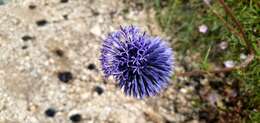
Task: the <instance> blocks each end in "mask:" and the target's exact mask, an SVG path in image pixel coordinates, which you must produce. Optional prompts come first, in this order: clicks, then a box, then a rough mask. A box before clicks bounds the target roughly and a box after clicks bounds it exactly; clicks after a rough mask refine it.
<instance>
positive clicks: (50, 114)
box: [45, 108, 56, 117]
mask: <svg viewBox="0 0 260 123" xmlns="http://www.w3.org/2000/svg"><path fill="white" fill-rule="evenodd" d="M55 114H56V110H55V109H53V108H48V109H47V110H46V111H45V115H46V116H47V117H54V116H55Z"/></svg>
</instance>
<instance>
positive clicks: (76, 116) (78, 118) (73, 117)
mask: <svg viewBox="0 0 260 123" xmlns="http://www.w3.org/2000/svg"><path fill="white" fill-rule="evenodd" d="M70 120H71V121H72V122H74V123H76V122H80V121H81V120H82V116H81V115H80V114H73V115H71V116H70Z"/></svg>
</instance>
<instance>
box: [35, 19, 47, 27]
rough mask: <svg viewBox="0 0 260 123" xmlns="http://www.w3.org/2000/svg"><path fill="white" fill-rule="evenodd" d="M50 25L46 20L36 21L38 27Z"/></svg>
mask: <svg viewBox="0 0 260 123" xmlns="http://www.w3.org/2000/svg"><path fill="white" fill-rule="evenodd" d="M47 23H48V21H46V20H38V21H36V24H37V26H45V25H46V24H47Z"/></svg>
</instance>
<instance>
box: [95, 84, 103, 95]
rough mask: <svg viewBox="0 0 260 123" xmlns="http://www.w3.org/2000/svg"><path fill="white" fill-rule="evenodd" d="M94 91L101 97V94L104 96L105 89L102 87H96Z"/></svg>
mask: <svg viewBox="0 0 260 123" xmlns="http://www.w3.org/2000/svg"><path fill="white" fill-rule="evenodd" d="M94 91H95V92H97V94H98V95H101V94H103V92H104V89H103V88H101V87H100V86H96V87H95V88H94Z"/></svg>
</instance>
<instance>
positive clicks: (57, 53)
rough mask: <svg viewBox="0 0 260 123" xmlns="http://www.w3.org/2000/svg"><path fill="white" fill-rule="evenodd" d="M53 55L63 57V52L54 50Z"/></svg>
mask: <svg viewBox="0 0 260 123" xmlns="http://www.w3.org/2000/svg"><path fill="white" fill-rule="evenodd" d="M55 54H56V55H57V56H59V57H63V55H64V52H63V51H62V50H61V49H56V50H55Z"/></svg>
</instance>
